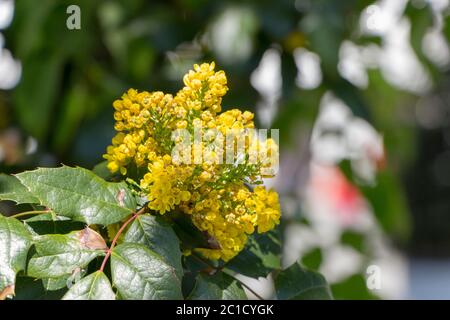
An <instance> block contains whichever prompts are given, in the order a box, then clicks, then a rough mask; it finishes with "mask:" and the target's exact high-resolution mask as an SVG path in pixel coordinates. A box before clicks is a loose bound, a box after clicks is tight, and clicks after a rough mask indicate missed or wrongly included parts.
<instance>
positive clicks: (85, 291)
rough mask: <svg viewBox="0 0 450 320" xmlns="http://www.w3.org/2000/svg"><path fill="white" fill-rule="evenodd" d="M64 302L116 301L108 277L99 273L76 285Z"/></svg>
mask: <svg viewBox="0 0 450 320" xmlns="http://www.w3.org/2000/svg"><path fill="white" fill-rule="evenodd" d="M62 299H63V300H114V299H115V294H114V292H113V290H112V288H111V283H110V282H109V280H108V278H107V277H106V275H105V274H104V273H103V272H101V271H97V272H94V273H93V274H91V275H89V276H87V277H85V278H83V279H81V280H80V281H78V282H77V283H75V284H74V285H73V286H72V287H71V288H70V290H69V291H68V292H67V293H66V294H65V295H64V297H63V298H62Z"/></svg>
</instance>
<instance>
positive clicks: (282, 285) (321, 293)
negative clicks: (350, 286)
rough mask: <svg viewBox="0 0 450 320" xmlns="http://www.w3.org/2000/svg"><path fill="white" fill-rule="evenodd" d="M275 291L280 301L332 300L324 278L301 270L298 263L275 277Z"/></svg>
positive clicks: (315, 273)
mask: <svg viewBox="0 0 450 320" xmlns="http://www.w3.org/2000/svg"><path fill="white" fill-rule="evenodd" d="M275 289H276V293H277V298H278V299H280V300H319V299H320V300H329V299H332V295H331V291H330V288H329V286H328V283H327V282H326V280H325V278H324V277H323V276H322V275H321V274H320V273H317V272H313V271H309V270H306V269H303V268H302V267H301V266H300V263H299V262H296V263H294V264H293V265H292V266H290V267H289V268H287V269H286V270H283V271H280V272H279V273H278V274H277V275H276V277H275Z"/></svg>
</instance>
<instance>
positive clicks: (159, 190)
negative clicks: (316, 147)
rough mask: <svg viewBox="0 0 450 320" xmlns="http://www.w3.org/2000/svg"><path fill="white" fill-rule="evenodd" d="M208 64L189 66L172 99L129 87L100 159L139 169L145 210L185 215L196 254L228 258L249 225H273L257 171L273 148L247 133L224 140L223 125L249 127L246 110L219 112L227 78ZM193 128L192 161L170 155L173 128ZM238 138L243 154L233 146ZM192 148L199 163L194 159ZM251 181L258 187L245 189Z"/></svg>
mask: <svg viewBox="0 0 450 320" xmlns="http://www.w3.org/2000/svg"><path fill="white" fill-rule="evenodd" d="M214 68H215V65H214V63H211V64H206V63H204V64H202V65H194V70H191V71H189V72H188V74H186V75H185V76H184V78H183V81H184V85H185V86H184V88H183V89H181V90H180V91H179V92H178V93H177V95H176V96H175V97H173V96H171V95H168V94H164V93H162V92H151V93H150V92H145V91H144V92H137V91H136V90H134V89H130V90H128V92H127V93H125V94H124V95H123V96H122V98H121V99H120V100H117V101H115V102H114V104H113V106H114V109H115V113H114V119H115V121H116V123H115V129H116V131H117V134H116V136H115V137H114V138H113V139H112V145H111V146H109V147H108V149H107V153H106V154H105V155H104V158H105V159H106V160H107V161H108V169H109V170H110V171H111V172H113V173H116V172H119V173H120V174H122V175H128V176H129V177H131V172H133V173H135V172H137V173H138V174H137V175H138V176H137V177H135V176H133V177H132V178H134V179H137V180H139V186H140V189H141V191H142V193H143V194H144V195H145V196H146V198H147V201H148V206H149V208H150V209H152V210H154V211H156V212H158V213H160V214H164V213H166V212H170V211H173V210H178V211H182V212H184V213H185V214H188V215H190V217H191V219H192V222H193V224H194V225H195V226H196V227H197V228H198V229H199V230H201V231H203V232H205V233H207V234H208V239H207V240H208V243H209V248H207V249H205V248H202V249H200V248H199V249H197V251H198V252H200V253H201V254H202V255H204V256H205V257H207V258H210V259H222V260H224V261H228V260H230V259H231V258H233V257H234V256H235V255H236V254H237V253H239V252H240V251H241V250H242V249H243V248H244V246H245V244H246V242H247V239H248V236H249V235H250V234H252V233H253V232H255V230H256V231H257V232H259V233H262V232H266V231H269V230H271V229H272V228H274V227H275V225H277V224H278V223H279V220H280V206H279V201H278V194H277V193H276V192H275V191H272V190H266V188H265V187H263V186H261V185H260V184H261V183H262V178H263V177H268V176H273V174H272V173H270V172H269V173H267V172H264V169H265V168H270V167H272V166H273V165H274V164H276V159H277V157H278V146H277V144H276V143H275V142H274V141H273V140H272V139H266V140H260V139H259V138H258V137H255V136H252V135H249V136H248V137H247V138H245V139H244V140H243V141H241V142H239V141H238V140H239V139H236V140H235V138H236V137H233V139H232V140H231V143H229V142H228V141H226V139H228V138H227V135H228V134H229V131H230V130H235V129H253V128H254V123H253V114H252V113H251V112H248V111H245V112H241V111H240V110H237V109H233V110H229V111H226V112H223V113H220V112H221V105H222V97H223V96H224V95H225V94H226V92H227V90H228V88H227V79H226V76H225V73H224V72H223V71H218V72H215V71H214ZM196 128H202V130H203V131H202V134H203V135H202V140H201V141H200V142H199V143H197V144H195V142H194V146H193V148H191V149H187V150H186V152H187V154H188V156H189V158H190V159H191V160H192V159H193V160H194V161H188V162H178V161H175V158H174V157H173V154H172V153H173V150H174V146H175V144H176V143H178V142H179V140H180V138H179V137H178V138H177V136H176V135H175V136H174V134H173V133H174V132H175V131H176V130H177V129H185V131H187V132H189V133H191V134H192V133H193V132H195V130H196ZM237 138H238V137H237ZM187 139H188V140H189V141H188V142H191V143H192V142H193V141H194V137H192V136H189V137H188V138H187ZM239 143H241V144H242V145H243V146H244V148H243V149H241V153H242V150H244V152H243V154H238V152H234V151H236V150H238V148H237V146H238V144H239ZM226 147H229V148H231V151H232V152H231V153H230V154H231V156H232V159H231V160H232V161H231V163H230V162H229V161H223V160H225V158H227V157H229V153H227V152H225V151H224V149H226ZM199 149H200V151H201V155H202V156H201V159H200V160H201V161H195V159H196V151H198V150H199ZM261 155H264V156H263V157H261ZM274 159H275V160H274ZM227 160H229V159H228V158H227ZM224 162H226V163H224ZM252 184H256V185H257V186H256V187H254V188H253V189H252V188H251V187H249V186H250V185H252Z"/></svg>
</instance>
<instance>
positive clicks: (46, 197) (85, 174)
mask: <svg viewBox="0 0 450 320" xmlns="http://www.w3.org/2000/svg"><path fill="white" fill-rule="evenodd" d="M17 178H18V179H19V180H20V181H21V182H22V184H23V185H25V186H26V187H27V188H28V190H29V191H30V192H31V193H32V194H33V195H34V196H35V197H36V198H38V199H39V200H40V203H41V204H42V205H44V206H46V207H49V208H52V209H53V210H54V211H55V212H56V213H57V214H59V215H62V216H66V217H69V218H71V219H72V220H75V221H82V222H86V223H87V224H101V225H108V224H111V223H115V222H118V221H121V220H122V219H124V218H125V217H126V216H128V215H130V214H131V213H132V212H133V211H134V210H135V208H136V201H135V199H134V197H133V195H132V193H131V192H130V191H129V189H128V188H127V185H126V184H125V183H124V182H121V183H113V182H107V181H105V180H103V179H102V178H100V177H98V176H96V175H95V174H94V173H92V172H91V171H89V170H86V169H83V168H71V167H67V166H63V167H60V168H40V169H37V170H34V171H26V172H23V173H20V174H18V175H17Z"/></svg>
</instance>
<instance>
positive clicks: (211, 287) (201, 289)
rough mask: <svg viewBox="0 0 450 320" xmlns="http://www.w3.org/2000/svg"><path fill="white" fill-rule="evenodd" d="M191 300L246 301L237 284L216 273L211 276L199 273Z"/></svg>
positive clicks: (224, 275) (229, 278)
mask: <svg viewBox="0 0 450 320" xmlns="http://www.w3.org/2000/svg"><path fill="white" fill-rule="evenodd" d="M190 299H192V300H244V299H247V296H246V295H245V292H244V290H243V289H242V287H241V285H240V284H239V282H238V281H237V280H236V279H234V278H233V277H231V276H229V275H227V274H225V273H223V272H218V273H216V274H214V275H212V276H209V275H206V274H202V273H200V274H199V275H198V276H197V282H196V284H195V287H194V290H193V291H192V293H191V295H190Z"/></svg>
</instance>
